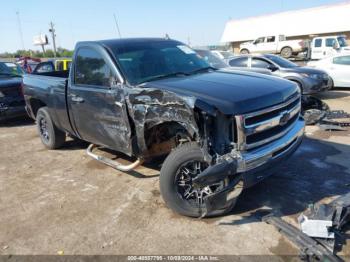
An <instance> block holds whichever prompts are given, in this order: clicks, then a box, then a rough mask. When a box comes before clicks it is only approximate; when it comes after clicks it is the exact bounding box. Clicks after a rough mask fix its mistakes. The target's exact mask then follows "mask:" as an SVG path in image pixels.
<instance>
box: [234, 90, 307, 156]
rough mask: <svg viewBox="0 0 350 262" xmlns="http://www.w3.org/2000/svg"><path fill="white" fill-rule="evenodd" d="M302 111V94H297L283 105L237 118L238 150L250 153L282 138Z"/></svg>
mask: <svg viewBox="0 0 350 262" xmlns="http://www.w3.org/2000/svg"><path fill="white" fill-rule="evenodd" d="M300 110H301V101H300V94H299V93H296V94H295V95H293V96H292V97H291V98H289V99H288V100H287V101H286V102H284V103H282V104H279V105H276V106H273V107H270V108H267V109H264V110H260V111H257V112H252V113H248V114H245V115H239V116H235V120H236V126H237V127H236V130H237V131H236V132H237V141H235V142H237V148H238V149H239V150H242V151H245V150H246V151H249V150H251V149H253V148H257V147H259V146H263V145H265V144H268V143H270V142H272V141H274V140H276V139H278V138H280V137H282V136H283V135H285V134H286V133H287V132H288V131H289V130H290V129H291V128H292V127H293V125H294V124H295V123H296V121H297V120H298V118H299V115H300Z"/></svg>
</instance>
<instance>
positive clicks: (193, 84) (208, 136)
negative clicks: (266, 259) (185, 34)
mask: <svg viewBox="0 0 350 262" xmlns="http://www.w3.org/2000/svg"><path fill="white" fill-rule="evenodd" d="M24 95H25V101H26V109H27V111H28V113H29V115H30V116H31V117H32V118H34V119H36V123H37V127H38V132H39V135H40V137H41V140H42V142H43V143H44V145H45V146H46V147H48V148H49V149H56V148H59V147H60V146H62V145H63V143H64V142H65V139H66V135H67V134H68V135H70V136H73V137H77V138H79V139H82V140H85V141H88V142H89V143H91V145H90V146H89V148H88V149H87V153H88V154H89V155H90V156H92V157H93V158H95V159H97V160H99V161H102V162H104V163H105V164H107V165H110V166H113V167H114V168H116V169H119V170H123V171H128V170H131V169H134V168H136V167H137V166H138V165H140V164H142V163H143V162H144V161H152V159H154V158H155V157H157V158H159V157H160V156H164V157H166V158H165V161H164V163H163V165H162V168H161V171H160V190H161V194H162V197H163V199H164V201H165V202H166V204H167V205H168V206H169V207H170V208H172V209H173V210H174V211H176V212H178V213H180V214H183V215H187V216H193V217H199V216H205V215H219V214H223V213H225V212H227V211H228V210H230V209H231V208H232V207H233V206H234V204H235V202H236V200H237V198H238V196H239V194H240V193H241V191H242V189H243V188H245V187H249V186H251V185H253V184H255V183H257V182H259V181H260V180H262V179H263V178H265V177H266V176H268V175H270V174H272V172H273V170H274V169H275V168H276V167H278V163H281V160H283V159H286V158H287V157H288V156H289V155H290V154H291V153H293V152H294V151H295V150H296V149H297V147H298V146H299V144H300V142H301V140H302V137H303V132H304V121H303V120H302V119H301V118H300V91H298V88H297V86H296V84H294V83H292V82H289V81H286V80H283V79H276V78H274V77H269V76H264V75H259V74H255V73H245V72H236V73H230V72H220V71H218V70H216V69H215V68H211V67H210V66H209V65H208V64H207V62H206V61H205V60H203V59H201V58H200V57H199V56H198V55H197V54H196V53H195V52H194V51H193V50H192V49H191V48H189V47H188V46H186V45H184V44H183V43H181V42H178V41H175V40H170V39H160V38H140V39H120V40H105V41H95V42H80V43H78V44H77V46H76V49H75V54H74V57H73V63H72V66H71V68H70V72H69V73H68V72H63V71H62V72H60V71H56V72H51V73H43V74H36V75H35V74H32V75H25V76H24ZM98 147H100V149H101V147H102V149H103V148H107V149H109V150H114V151H118V152H122V153H124V154H126V155H128V156H131V157H134V158H135V162H133V163H132V164H130V165H121V164H120V163H118V162H116V161H114V160H112V159H108V158H106V157H103V156H101V155H98V154H97V151H100V150H99V149H98Z"/></svg>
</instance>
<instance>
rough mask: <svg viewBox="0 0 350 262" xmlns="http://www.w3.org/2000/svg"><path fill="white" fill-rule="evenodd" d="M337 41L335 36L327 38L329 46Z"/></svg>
mask: <svg viewBox="0 0 350 262" xmlns="http://www.w3.org/2000/svg"><path fill="white" fill-rule="evenodd" d="M335 41H336V40H335V38H327V39H326V46H327V47H333V46H334V43H335Z"/></svg>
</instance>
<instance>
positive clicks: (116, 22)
mask: <svg viewBox="0 0 350 262" xmlns="http://www.w3.org/2000/svg"><path fill="white" fill-rule="evenodd" d="M113 17H114V23H115V27H116V28H117V33H118V35H119V38H122V35H121V33H120V29H119V25H118V21H117V16H116V15H115V14H113Z"/></svg>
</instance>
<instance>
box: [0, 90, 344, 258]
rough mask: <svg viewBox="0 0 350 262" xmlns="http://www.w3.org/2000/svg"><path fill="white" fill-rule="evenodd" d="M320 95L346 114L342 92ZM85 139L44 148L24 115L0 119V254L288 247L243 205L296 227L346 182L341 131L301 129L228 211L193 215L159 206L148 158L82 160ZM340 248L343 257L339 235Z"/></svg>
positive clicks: (264, 251) (288, 250)
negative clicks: (144, 162) (126, 168)
mask: <svg viewBox="0 0 350 262" xmlns="http://www.w3.org/2000/svg"><path fill="white" fill-rule="evenodd" d="M321 98H322V99H323V100H324V101H326V102H327V103H328V104H329V105H330V106H331V108H333V109H344V110H347V111H348V112H350V92H349V91H332V92H328V93H325V94H323V95H322V96H321ZM86 146H87V145H86V144H85V143H78V142H75V141H69V142H68V143H67V145H66V146H65V147H64V148H62V149H60V150H57V151H48V150H46V149H45V148H44V147H43V146H42V144H41V142H40V140H39V138H38V136H37V133H36V128H35V126H34V124H33V123H32V122H31V121H25V120H20V121H13V122H10V123H8V124H3V125H2V126H0V151H1V154H0V254H57V252H58V251H63V252H64V254H152V255H155V254H173V255H174V254H176V255H179V254H211V255H230V254H235V255H248V254H249V255H271V254H275V255H288V254H290V255H295V254H298V250H297V249H296V248H295V247H294V246H293V245H292V244H291V243H290V242H289V241H288V240H287V239H286V238H284V237H283V236H282V235H281V234H280V233H279V232H278V231H277V230H276V229H275V228H274V227H272V226H270V225H267V224H265V223H263V222H259V221H258V220H257V219H256V217H254V216H253V215H252V213H254V211H255V210H257V209H259V208H262V207H270V208H273V209H274V210H275V211H277V212H279V213H280V214H281V216H282V218H283V219H285V220H286V221H288V222H290V223H293V224H295V225H297V222H296V217H297V216H298V215H299V214H300V212H302V211H303V210H305V208H306V207H307V206H308V204H310V203H315V202H329V201H331V200H332V199H334V198H335V197H336V196H338V195H339V194H344V193H346V192H348V191H349V189H350V188H349V184H350V176H349V174H350V162H349V159H350V132H349V131H342V132H326V131H320V130H319V129H318V128H317V127H308V128H307V132H306V138H305V140H304V141H303V143H302V146H301V147H300V149H299V150H298V151H297V152H296V154H295V155H294V156H293V157H292V158H291V159H290V160H289V161H288V162H286V163H285V164H284V165H283V167H282V168H281V169H280V170H279V172H277V173H276V174H275V175H273V176H271V177H270V178H268V179H266V180H265V181H263V182H262V183H260V184H258V185H256V186H255V187H253V188H250V189H248V190H246V191H244V193H243V194H242V196H241V198H240V199H239V201H238V204H237V207H236V208H235V209H234V210H233V211H232V213H231V214H229V215H227V216H224V217H218V218H211V219H202V220H199V219H190V218H186V217H181V216H178V215H176V214H174V213H173V212H172V211H171V210H169V209H168V208H167V207H165V205H164V203H163V201H162V199H161V197H160V193H159V188H158V175H159V169H160V168H159V166H158V165H153V166H142V167H140V168H138V169H137V170H136V171H135V172H130V173H122V172H118V171H116V170H113V169H112V168H110V167H107V166H104V165H102V164H100V163H98V162H96V161H94V160H92V159H90V158H89V157H88V156H87V155H86V154H85V148H86ZM125 161H127V160H125ZM341 254H346V255H350V243H349V240H347V243H346V245H344V246H343V249H342V250H341Z"/></svg>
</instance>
